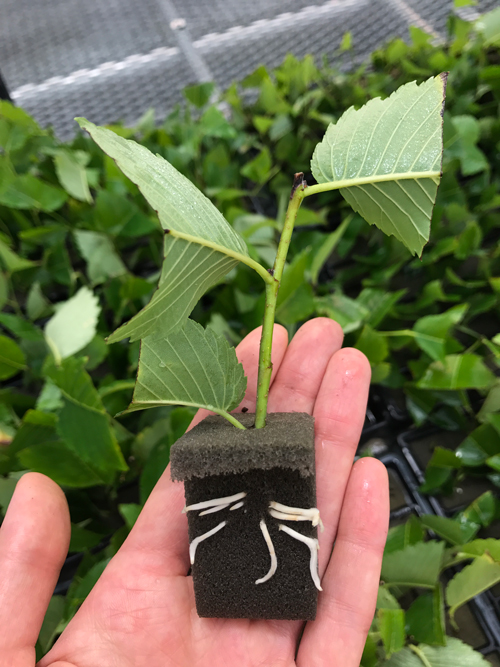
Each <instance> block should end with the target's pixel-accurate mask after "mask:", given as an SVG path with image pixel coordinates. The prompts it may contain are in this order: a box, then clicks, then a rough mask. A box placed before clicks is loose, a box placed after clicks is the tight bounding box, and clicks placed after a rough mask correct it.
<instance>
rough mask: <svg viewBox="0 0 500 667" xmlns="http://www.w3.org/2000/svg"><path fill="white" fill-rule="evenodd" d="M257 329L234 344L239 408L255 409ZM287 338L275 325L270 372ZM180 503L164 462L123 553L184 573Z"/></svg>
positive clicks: (179, 493) (197, 418)
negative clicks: (242, 381) (241, 384)
mask: <svg viewBox="0 0 500 667" xmlns="http://www.w3.org/2000/svg"><path fill="white" fill-rule="evenodd" d="M260 332H261V328H260V327H259V328H258V329H255V330H254V331H252V332H251V333H250V334H249V335H248V336H246V338H244V339H243V340H242V342H241V343H240V344H239V345H238V347H237V348H236V354H237V356H238V359H239V360H240V361H241V363H242V364H243V368H244V370H245V375H246V376H247V378H248V385H247V392H246V395H245V399H244V400H243V403H242V404H241V405H240V409H241V407H248V408H249V409H250V410H252V411H254V410H255V396H256V391H257V362H258V356H259V343H260ZM287 342H288V334H287V331H286V329H285V328H284V327H282V326H279V325H275V327H274V335H273V348H272V360H273V364H274V368H273V373H274V375H275V374H276V373H277V371H278V369H279V367H280V365H281V362H282V360H283V357H284V356H285V350H286V346H287ZM207 414H209V413H208V412H207V411H206V410H199V411H198V413H197V414H196V416H195V418H194V419H193V422H192V423H191V425H190V428H192V427H193V426H194V425H195V424H196V423H198V422H199V421H201V420H202V419H204V417H206V415H207ZM183 507H184V486H183V484H180V483H179V482H172V480H171V479H170V466H168V468H167V469H166V471H165V472H164V473H163V475H162V476H161V478H160V480H159V482H158V483H157V485H156V486H155V488H154V490H153V492H152V493H151V495H150V497H149V499H148V501H147V503H146V505H145V506H144V509H143V510H142V512H141V515H140V517H139V519H138V520H137V522H136V524H135V526H134V528H133V530H132V532H131V533H130V535H129V537H128V539H127V540H126V542H125V544H124V545H123V553H125V554H129V555H130V554H131V553H132V552H137V551H138V552H140V553H141V554H142V555H144V552H145V550H146V551H147V552H148V553H149V554H150V556H151V563H153V562H154V560H153V559H154V557H155V556H158V555H161V558H160V561H159V562H158V565H159V567H161V569H162V571H165V567H167V568H168V571H169V572H170V573H171V574H173V575H185V574H186V572H187V571H188V569H189V544H188V534H187V518H186V515H185V514H182V508H183Z"/></svg>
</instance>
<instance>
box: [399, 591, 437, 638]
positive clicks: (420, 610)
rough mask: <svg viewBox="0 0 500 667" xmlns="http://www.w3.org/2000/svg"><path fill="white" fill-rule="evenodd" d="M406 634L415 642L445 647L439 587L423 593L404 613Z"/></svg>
mask: <svg viewBox="0 0 500 667" xmlns="http://www.w3.org/2000/svg"><path fill="white" fill-rule="evenodd" d="M406 633H407V634H408V635H409V636H410V637H411V638H412V639H413V640H414V641H417V642H423V643H425V644H433V645H438V646H446V637H445V612H444V598H443V592H442V590H441V586H440V585H437V586H436V588H435V589H434V591H433V593H425V594H424V595H419V597H418V598H417V599H416V600H415V601H414V602H413V603H412V604H411V606H410V608H409V609H408V611H407V612H406Z"/></svg>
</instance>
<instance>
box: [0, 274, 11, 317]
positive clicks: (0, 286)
mask: <svg viewBox="0 0 500 667" xmlns="http://www.w3.org/2000/svg"><path fill="white" fill-rule="evenodd" d="M8 298H9V284H8V282H7V279H6V277H5V276H4V274H3V273H1V272H0V310H2V308H3V307H4V306H5V304H6V303H7V300H8Z"/></svg>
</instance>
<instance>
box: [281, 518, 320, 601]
mask: <svg viewBox="0 0 500 667" xmlns="http://www.w3.org/2000/svg"><path fill="white" fill-rule="evenodd" d="M279 529H280V530H283V531H284V532H285V533H288V535H290V536H291V537H293V538H295V539H296V540H299V542H303V543H304V544H307V546H308V547H309V549H310V551H311V560H310V561H309V568H310V570H311V577H312V580H313V581H314V585H315V586H316V588H317V589H318V591H322V590H323V589H322V588H321V583H320V580H319V576H318V549H319V542H318V540H316V539H314V538H312V537H306V536H305V535H302V533H298V532H297V531H296V530H292V528H289V527H288V526H285V525H284V524H282V523H280V524H279Z"/></svg>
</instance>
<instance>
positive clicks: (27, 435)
mask: <svg viewBox="0 0 500 667" xmlns="http://www.w3.org/2000/svg"><path fill="white" fill-rule="evenodd" d="M56 421H57V418H56V417H55V415H48V414H46V413H44V412H41V411H40V410H28V411H27V412H26V414H25V415H24V417H23V421H22V424H21V426H20V428H19V429H18V431H17V433H16V435H15V437H14V439H13V441H12V442H11V444H10V445H9V447H8V449H7V454H8V455H9V456H13V455H15V454H17V453H18V452H20V451H22V450H23V449H26V447H31V446H32V445H38V444H44V443H46V442H55V441H56V440H57V439H58V438H57V435H56V433H55V425H56Z"/></svg>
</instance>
